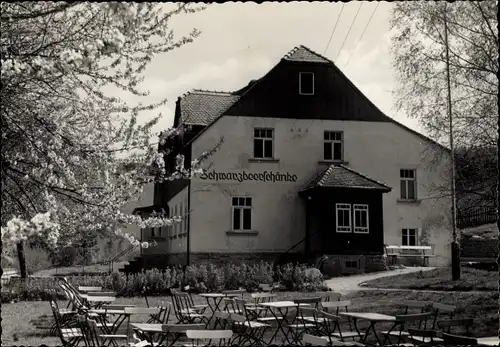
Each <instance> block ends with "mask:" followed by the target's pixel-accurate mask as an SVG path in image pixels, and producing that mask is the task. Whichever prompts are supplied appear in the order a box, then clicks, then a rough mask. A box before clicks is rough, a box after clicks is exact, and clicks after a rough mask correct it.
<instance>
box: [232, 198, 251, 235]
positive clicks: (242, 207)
mask: <svg viewBox="0 0 500 347" xmlns="http://www.w3.org/2000/svg"><path fill="white" fill-rule="evenodd" d="M234 199H238V204H237V205H236V206H235V205H234ZM239 199H244V204H243V206H240V205H239ZM247 199H250V206H247V205H246V204H247ZM236 209H238V210H239V212H238V213H239V214H240V225H239V226H240V228H239V229H235V228H234V213H235V210H236ZM245 209H247V210H250V229H244V224H245V223H244V221H243V219H244V215H245V213H244V212H243V211H244V210H245ZM252 217H253V198H252V197H251V196H244V195H237V196H231V229H230V230H231V231H234V232H248V231H252V226H253V225H252V219H253V218H252Z"/></svg>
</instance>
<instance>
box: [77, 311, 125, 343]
mask: <svg viewBox="0 0 500 347" xmlns="http://www.w3.org/2000/svg"><path fill="white" fill-rule="evenodd" d="M78 321H79V323H80V326H81V329H82V331H83V335H84V337H83V338H84V341H85V347H102V346H105V345H106V343H108V344H109V343H112V344H113V345H115V346H116V347H118V346H121V345H123V342H121V343H117V340H118V341H127V342H126V346H129V343H128V341H129V337H128V335H125V334H102V333H101V332H100V331H99V328H98V326H97V322H96V321H95V320H93V319H88V318H87V317H85V316H83V315H80V316H78Z"/></svg>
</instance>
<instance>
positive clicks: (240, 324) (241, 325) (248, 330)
mask: <svg viewBox="0 0 500 347" xmlns="http://www.w3.org/2000/svg"><path fill="white" fill-rule="evenodd" d="M230 319H231V322H232V325H233V331H235V332H236V333H237V336H235V338H234V340H233V341H232V344H234V343H236V344H237V345H243V344H244V343H245V342H250V343H251V344H252V345H265V344H266V343H265V342H264V341H263V336H264V334H265V332H266V330H267V329H268V328H269V327H270V325H269V324H266V323H261V322H257V321H251V320H250V319H248V317H245V316H242V315H239V314H234V313H233V314H231V315H230Z"/></svg>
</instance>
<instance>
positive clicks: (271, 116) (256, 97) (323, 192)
mask: <svg viewBox="0 0 500 347" xmlns="http://www.w3.org/2000/svg"><path fill="white" fill-rule="evenodd" d="M178 126H183V127H184V129H185V132H184V134H183V135H181V136H179V137H178V138H176V139H175V140H174V141H172V143H169V144H167V146H170V148H172V149H173V151H174V154H175V153H183V154H184V155H185V158H186V159H185V163H186V164H187V163H190V162H191V160H192V158H197V157H198V156H199V155H200V154H201V153H203V152H204V151H207V150H210V149H211V148H213V147H214V146H216V145H217V144H218V143H219V141H220V139H221V138H223V140H224V141H223V143H222V144H221V145H220V148H219V150H218V151H216V152H215V153H213V154H212V156H211V157H210V158H209V159H208V161H207V162H206V163H205V164H206V165H205V166H204V168H205V169H206V171H205V173H204V174H203V175H201V176H199V177H196V178H193V179H191V180H175V181H171V182H168V183H165V184H163V185H161V186H160V185H159V186H157V187H155V196H154V206H164V207H165V209H166V210H168V211H169V214H170V215H171V216H182V217H183V222H182V223H178V224H176V225H174V226H172V227H166V228H161V229H159V228H156V229H153V230H149V229H148V230H144V231H143V233H142V237H143V239H145V240H146V239H151V238H153V239H155V240H156V242H157V246H156V247H153V248H150V249H147V250H144V253H143V256H144V257H164V259H165V262H166V263H170V264H186V263H194V262H200V261H206V260H212V261H215V260H217V261H226V260H231V261H234V260H235V259H249V258H256V257H258V258H261V259H273V258H274V257H276V256H277V255H280V254H285V253H287V254H305V255H306V256H308V257H318V256H321V255H336V256H339V257H341V258H342V259H344V262H345V266H346V267H359V264H358V263H357V261H358V260H359V259H361V258H362V259H363V260H364V267H365V270H366V271H372V270H376V269H379V268H380V267H381V263H382V261H383V254H384V251H385V250H384V245H387V244H390V245H422V244H425V245H430V246H431V247H432V251H433V254H434V257H432V258H431V259H430V265H431V266H444V265H448V264H450V263H451V245H450V244H451V228H450V218H449V215H450V213H449V210H450V203H451V200H450V198H449V197H437V196H436V193H434V192H433V186H434V185H436V184H437V183H440V182H443V184H444V182H445V181H444V177H445V175H446V174H447V172H448V171H447V170H448V162H449V161H448V159H449V151H448V150H447V149H446V148H444V147H442V146H441V145H439V144H437V143H435V142H433V141H432V140H430V139H428V138H426V137H425V136H423V135H421V134H419V133H417V132H415V131H413V130H411V129H409V128H407V127H405V126H403V125H402V124H399V123H398V122H396V121H394V120H393V119H391V118H390V117H388V116H386V115H384V114H383V113H382V112H381V111H380V110H379V109H378V108H377V107H376V106H375V105H373V104H372V103H371V102H370V100H368V99H367V98H366V97H365V96H364V95H363V94H362V93H361V92H360V91H359V89H358V88H356V87H355V86H354V85H353V84H352V82H350V81H349V80H348V79H347V77H346V76H345V75H344V74H343V73H342V72H341V71H340V70H339V69H338V68H337V67H336V66H335V65H334V63H333V62H332V61H330V60H328V59H327V58H325V57H322V56H321V55H319V54H317V53H315V52H313V51H311V50H310V49H308V48H306V47H304V46H299V47H296V48H294V49H293V50H292V51H291V52H289V53H288V54H287V55H285V56H284V57H283V58H282V59H281V61H280V62H279V63H278V64H277V65H276V66H274V67H273V68H272V69H271V70H270V71H269V72H268V73H267V74H265V75H264V76H263V77H262V78H260V79H258V80H254V81H251V82H250V83H249V84H248V85H247V86H246V87H244V88H243V89H241V90H238V91H235V92H231V93H225V92H212V91H201V90H194V91H192V92H190V93H187V94H185V95H183V96H182V97H180V98H179V99H178V101H177V104H176V111H175V120H174V127H178ZM436 155H438V156H439V157H440V158H441V160H439V161H435V160H434V161H433V160H431V159H430V158H431V157H432V158H436ZM167 159H168V160H167V168H168V169H170V170H171V169H172V168H173V167H175V157H174V155H170V156H169V157H168V158H167ZM167 207H168V208H167Z"/></svg>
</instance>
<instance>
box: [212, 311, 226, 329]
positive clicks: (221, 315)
mask: <svg viewBox="0 0 500 347" xmlns="http://www.w3.org/2000/svg"><path fill="white" fill-rule="evenodd" d="M229 320H230V316H229V313H227V312H222V311H215V312H214V315H213V321H214V324H213V329H220V330H224V329H226V328H227V326H228V325H229Z"/></svg>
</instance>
